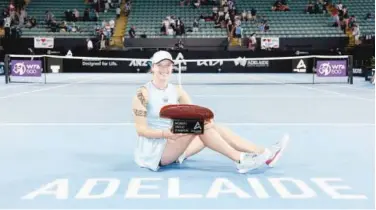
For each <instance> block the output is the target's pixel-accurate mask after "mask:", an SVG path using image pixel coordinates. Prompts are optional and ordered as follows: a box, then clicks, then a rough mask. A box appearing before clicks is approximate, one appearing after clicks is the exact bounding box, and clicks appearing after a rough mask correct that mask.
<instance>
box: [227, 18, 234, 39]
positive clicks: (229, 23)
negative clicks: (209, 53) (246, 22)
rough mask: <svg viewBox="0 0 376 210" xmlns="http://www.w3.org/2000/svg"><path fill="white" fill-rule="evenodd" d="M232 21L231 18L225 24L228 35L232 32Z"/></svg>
mask: <svg viewBox="0 0 376 210" xmlns="http://www.w3.org/2000/svg"><path fill="white" fill-rule="evenodd" d="M232 27H233V25H232V21H231V20H228V21H227V24H226V29H227V36H228V37H231V32H232Z"/></svg>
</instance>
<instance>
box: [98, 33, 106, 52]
mask: <svg viewBox="0 0 376 210" xmlns="http://www.w3.org/2000/svg"><path fill="white" fill-rule="evenodd" d="M105 48H106V36H105V35H104V33H101V34H100V46H99V50H103V49H105Z"/></svg>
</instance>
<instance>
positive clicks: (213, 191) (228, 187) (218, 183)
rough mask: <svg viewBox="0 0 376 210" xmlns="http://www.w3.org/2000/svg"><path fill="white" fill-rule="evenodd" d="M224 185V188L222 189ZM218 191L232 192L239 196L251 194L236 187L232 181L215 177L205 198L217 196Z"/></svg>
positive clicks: (248, 196) (246, 196) (245, 196)
mask: <svg viewBox="0 0 376 210" xmlns="http://www.w3.org/2000/svg"><path fill="white" fill-rule="evenodd" d="M223 187H225V189H223ZM220 193H234V194H236V195H237V196H238V197H239V198H250V197H251V196H250V195H248V194H247V193H246V192H244V191H243V190H242V189H240V188H239V187H237V186H236V185H235V184H234V183H232V182H231V181H230V180H228V179H226V178H217V179H215V180H214V182H213V184H212V185H211V187H210V189H209V192H208V194H207V195H206V197H207V198H218V195H219V194H220Z"/></svg>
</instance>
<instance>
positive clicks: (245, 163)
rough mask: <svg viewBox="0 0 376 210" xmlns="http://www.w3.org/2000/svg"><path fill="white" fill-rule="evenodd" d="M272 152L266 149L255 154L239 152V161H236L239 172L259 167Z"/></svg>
mask: <svg viewBox="0 0 376 210" xmlns="http://www.w3.org/2000/svg"><path fill="white" fill-rule="evenodd" d="M271 155H272V153H271V152H270V151H269V150H268V149H266V150H265V152H264V153H262V154H259V155H257V154H256V153H241V155H240V163H236V167H237V169H238V172H239V173H242V174H244V173H247V172H249V171H252V170H255V169H258V168H260V167H261V166H263V165H265V162H266V161H267V160H268V159H269V158H270V156H271Z"/></svg>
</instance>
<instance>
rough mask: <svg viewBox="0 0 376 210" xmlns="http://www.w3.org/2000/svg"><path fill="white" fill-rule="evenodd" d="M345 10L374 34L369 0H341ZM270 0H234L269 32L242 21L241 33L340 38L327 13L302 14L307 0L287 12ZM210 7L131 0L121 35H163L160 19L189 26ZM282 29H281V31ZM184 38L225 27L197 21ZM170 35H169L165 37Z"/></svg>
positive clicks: (218, 31)
mask: <svg viewBox="0 0 376 210" xmlns="http://www.w3.org/2000/svg"><path fill="white" fill-rule="evenodd" d="M342 2H343V4H344V5H346V6H347V7H348V9H349V14H350V15H355V16H357V19H358V22H359V24H360V29H361V33H362V34H374V30H375V23H374V21H372V20H368V21H367V20H364V17H365V15H366V14H367V13H368V12H372V11H371V10H370V8H374V5H375V2H374V1H373V0H360V1H350V0H343V1H342ZM273 3H274V1H273V0H266V1H265V0H236V8H237V11H238V12H241V11H243V10H246V11H249V10H251V8H252V7H255V8H256V9H257V14H258V15H264V16H266V17H267V19H268V22H269V26H270V31H269V32H266V33H261V32H259V30H258V27H257V25H256V24H251V23H250V22H245V21H243V22H242V27H243V29H244V32H245V35H249V34H251V33H253V32H257V34H258V36H260V35H273V36H280V37H291V36H293V37H296V36H300V37H306V36H309V35H311V36H313V37H320V36H321V37H328V36H329V37H341V36H345V34H344V33H343V31H341V30H340V29H338V28H335V27H330V25H331V24H332V17H330V15H329V14H306V13H305V12H304V9H305V8H306V4H307V1H288V5H289V7H290V9H291V11H289V12H275V11H271V7H272V4H273ZM211 13H212V6H209V5H202V6H201V7H200V8H199V9H195V8H193V7H192V6H184V7H181V6H180V5H179V1H177V0H134V1H133V3H132V11H131V13H130V16H129V18H128V24H127V27H126V29H125V30H126V32H125V34H126V35H127V34H128V33H127V32H128V30H129V29H130V27H131V26H133V25H134V26H136V31H137V33H138V34H140V33H145V34H146V35H147V36H149V37H150V36H153V37H165V36H164V35H161V34H160V27H161V26H162V20H163V19H164V18H165V17H166V16H169V15H174V16H176V17H181V18H182V21H183V22H184V24H185V27H186V28H189V27H192V25H193V21H194V19H195V18H198V17H199V16H200V15H201V14H205V15H211ZM281 29H283V30H281ZM186 34H187V36H188V37H203V36H204V37H213V36H214V37H226V36H227V33H226V29H220V28H214V23H213V22H204V23H203V22H200V30H199V32H196V33H193V32H187V33H186ZM166 37H171V36H166Z"/></svg>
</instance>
